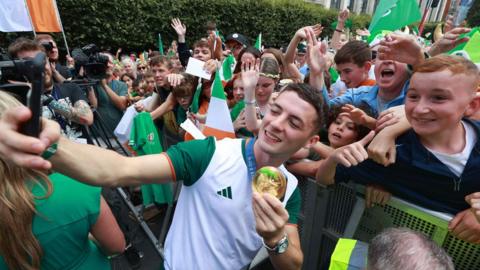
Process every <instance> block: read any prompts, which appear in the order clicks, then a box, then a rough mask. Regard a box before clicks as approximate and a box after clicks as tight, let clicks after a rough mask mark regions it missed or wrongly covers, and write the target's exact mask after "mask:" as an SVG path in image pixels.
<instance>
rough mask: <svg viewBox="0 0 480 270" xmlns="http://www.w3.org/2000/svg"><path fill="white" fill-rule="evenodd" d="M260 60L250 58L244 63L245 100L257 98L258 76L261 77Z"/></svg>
mask: <svg viewBox="0 0 480 270" xmlns="http://www.w3.org/2000/svg"><path fill="white" fill-rule="evenodd" d="M259 70H260V60H259V59H257V60H256V61H255V62H254V61H251V60H248V61H245V62H243V63H242V83H243V89H244V91H245V100H247V101H251V100H254V99H255V88H256V87H257V82H258V78H259V77H260V75H259V72H260V71H259Z"/></svg>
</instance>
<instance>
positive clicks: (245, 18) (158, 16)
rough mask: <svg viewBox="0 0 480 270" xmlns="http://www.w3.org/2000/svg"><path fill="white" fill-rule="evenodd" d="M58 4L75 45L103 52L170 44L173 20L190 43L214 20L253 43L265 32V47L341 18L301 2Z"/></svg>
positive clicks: (360, 19) (76, 0)
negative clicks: (304, 28) (180, 24)
mask: <svg viewBox="0 0 480 270" xmlns="http://www.w3.org/2000/svg"><path fill="white" fill-rule="evenodd" d="M57 3H58V6H59V10H60V15H61V17H62V22H63V27H64V29H65V33H66V36H67V40H68V42H69V45H70V47H78V46H82V45H85V44H88V43H92V42H93V43H96V44H97V45H99V46H100V47H102V48H104V49H109V48H111V49H116V48H117V47H122V48H124V51H126V50H143V49H147V48H152V49H156V48H157V37H158V33H161V35H162V38H163V41H164V44H165V45H168V43H169V42H170V41H172V40H174V39H176V33H175V31H174V30H173V29H172V27H171V26H170V22H171V19H172V18H174V17H178V18H180V19H181V20H182V22H184V23H185V24H186V26H187V42H188V43H189V44H192V43H193V42H194V41H195V40H198V39H199V38H201V37H204V36H205V35H206V28H205V25H206V23H207V22H208V21H215V22H216V23H217V28H218V29H219V30H220V32H221V33H222V34H223V35H224V36H226V35H227V34H230V33H234V32H238V33H242V34H244V35H245V36H247V37H248V38H249V39H250V41H251V43H253V42H254V41H255V38H256V36H257V35H258V34H259V33H260V32H262V36H263V43H264V44H265V45H267V46H281V45H286V44H288V42H289V40H290V38H291V37H292V35H293V34H294V33H295V31H296V30H297V29H298V28H300V27H302V26H305V25H312V24H316V23H321V24H322V25H325V26H330V24H331V23H332V22H334V21H335V20H336V16H337V11H334V10H326V9H324V8H323V7H321V6H319V5H315V4H311V3H306V2H304V1H301V0H296V1H292V0H290V1H288V0H161V1H160V0H116V1H99V0H96V1H95V0H59V1H57ZM368 21H369V17H368V16H353V26H354V28H358V27H365V25H366V24H367V23H368ZM323 35H329V36H331V35H332V29H330V28H329V27H326V28H325V30H324V34H323ZM59 38H60V37H59ZM57 40H58V41H60V40H59V39H57ZM58 43H60V42H58Z"/></svg>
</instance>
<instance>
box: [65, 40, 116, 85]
mask: <svg viewBox="0 0 480 270" xmlns="http://www.w3.org/2000/svg"><path fill="white" fill-rule="evenodd" d="M72 57H73V59H74V60H75V70H76V73H77V74H79V70H80V68H81V67H83V70H84V75H83V77H86V78H87V79H90V80H101V79H104V78H106V70H107V64H108V60H109V59H108V57H107V56H105V55H102V54H101V53H100V50H99V49H98V47H97V46H96V45H95V44H88V45H86V46H84V47H82V48H81V49H80V48H75V49H74V50H73V51H72Z"/></svg>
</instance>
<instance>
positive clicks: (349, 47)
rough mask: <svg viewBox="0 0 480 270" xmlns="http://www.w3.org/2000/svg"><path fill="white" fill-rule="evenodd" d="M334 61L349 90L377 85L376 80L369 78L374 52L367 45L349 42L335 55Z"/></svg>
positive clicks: (357, 41) (359, 42)
mask: <svg viewBox="0 0 480 270" xmlns="http://www.w3.org/2000/svg"><path fill="white" fill-rule="evenodd" d="M334 61H335V64H336V66H337V72H338V74H339V75H340V79H341V80H342V82H344V83H345V85H346V86H347V88H356V87H360V86H373V85H375V80H372V79H370V78H369V77H368V72H369V71H370V68H371V67H372V52H371V50H370V48H369V47H368V44H367V43H365V42H363V41H359V40H353V41H350V42H348V43H347V44H345V45H344V46H343V47H342V48H341V49H340V50H339V51H338V52H337V53H336V54H335V58H334Z"/></svg>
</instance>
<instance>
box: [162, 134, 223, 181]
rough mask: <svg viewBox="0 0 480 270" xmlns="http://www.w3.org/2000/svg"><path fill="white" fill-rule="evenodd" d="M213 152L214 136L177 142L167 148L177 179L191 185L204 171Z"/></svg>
mask: <svg viewBox="0 0 480 270" xmlns="http://www.w3.org/2000/svg"><path fill="white" fill-rule="evenodd" d="M214 152H215V138H214V137H208V138H206V139H204V140H193V141H188V142H183V143H178V144H176V145H174V146H172V147H170V148H169V149H168V150H167V152H166V153H167V155H168V157H169V158H170V160H171V162H172V166H173V169H174V170H175V176H176V179H177V180H183V184H184V185H186V186H191V185H193V184H194V183H195V182H196V181H197V180H198V179H199V178H200V177H201V176H202V175H203V173H204V172H205V170H206V169H207V167H208V165H209V164H210V160H211V159H212V157H213V153H214Z"/></svg>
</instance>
